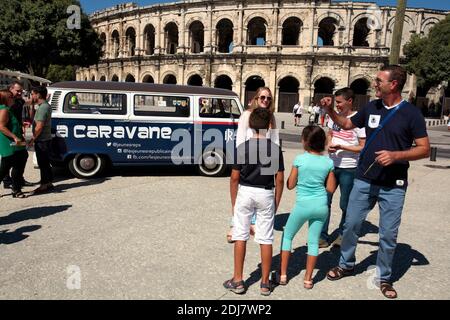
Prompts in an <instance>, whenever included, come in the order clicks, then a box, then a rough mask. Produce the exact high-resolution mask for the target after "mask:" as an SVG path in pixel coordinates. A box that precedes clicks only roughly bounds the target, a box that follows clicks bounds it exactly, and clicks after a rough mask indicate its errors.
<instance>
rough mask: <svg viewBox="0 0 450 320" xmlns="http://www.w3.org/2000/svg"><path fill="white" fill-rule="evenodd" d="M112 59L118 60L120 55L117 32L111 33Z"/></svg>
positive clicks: (118, 34)
mask: <svg viewBox="0 0 450 320" xmlns="http://www.w3.org/2000/svg"><path fill="white" fill-rule="evenodd" d="M111 41H112V57H113V58H118V57H119V53H120V33H119V31H117V30H113V32H111Z"/></svg>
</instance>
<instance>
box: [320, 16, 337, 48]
mask: <svg viewBox="0 0 450 320" xmlns="http://www.w3.org/2000/svg"><path fill="white" fill-rule="evenodd" d="M337 26H338V22H337V21H336V19H335V18H331V17H328V18H325V19H323V20H322V21H320V23H319V35H318V40H319V41H318V45H319V46H335V45H337V41H336V40H335V34H336V33H337V29H338V28H337Z"/></svg>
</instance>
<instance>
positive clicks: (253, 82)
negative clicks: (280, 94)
mask: <svg viewBox="0 0 450 320" xmlns="http://www.w3.org/2000/svg"><path fill="white" fill-rule="evenodd" d="M244 79H246V80H245V82H244V83H245V100H244V101H245V103H246V104H247V103H248V102H249V101H250V100H251V99H252V98H253V97H254V95H255V92H256V90H257V89H258V88H259V87H266V86H267V84H266V82H265V81H264V78H263V77H261V76H259V75H256V73H253V74H252V75H251V76H249V77H247V78H244ZM272 94H273V93H272Z"/></svg>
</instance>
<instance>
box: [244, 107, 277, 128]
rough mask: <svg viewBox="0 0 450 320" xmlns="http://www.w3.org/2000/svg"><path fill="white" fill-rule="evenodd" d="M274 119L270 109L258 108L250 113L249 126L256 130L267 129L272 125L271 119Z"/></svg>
mask: <svg viewBox="0 0 450 320" xmlns="http://www.w3.org/2000/svg"><path fill="white" fill-rule="evenodd" d="M271 119H272V114H271V113H270V111H269V110H267V109H264V108H256V109H255V110H253V111H252V113H251V114H250V119H249V121H248V122H249V126H250V128H252V129H254V130H255V131H256V132H259V130H267V129H269V126H270V120H271Z"/></svg>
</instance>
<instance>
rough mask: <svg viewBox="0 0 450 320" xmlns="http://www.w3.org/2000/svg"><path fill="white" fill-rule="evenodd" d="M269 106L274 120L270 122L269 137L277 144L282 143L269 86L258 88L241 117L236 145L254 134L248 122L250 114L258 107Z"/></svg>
mask: <svg viewBox="0 0 450 320" xmlns="http://www.w3.org/2000/svg"><path fill="white" fill-rule="evenodd" d="M259 107H260V108H267V109H269V110H270V112H271V113H272V122H271V124H270V129H269V131H268V133H267V138H270V140H272V142H274V143H276V144H278V145H279V144H280V137H279V134H278V130H277V128H276V121H275V116H273V113H274V111H275V107H274V105H273V96H272V92H271V91H270V89H269V88H267V87H261V88H259V89H258V90H256V93H255V96H254V97H253V99H252V100H251V102H250V106H249V108H248V109H247V110H245V111H244V113H243V114H242V115H241V117H240V118H239V124H238V129H237V133H236V147H237V146H239V145H240V144H241V143H243V142H245V141H247V140H249V139H250V138H251V137H252V136H253V132H252V129H250V127H249V124H248V119H249V118H250V114H251V113H252V111H253V110H254V109H256V108H259Z"/></svg>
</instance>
